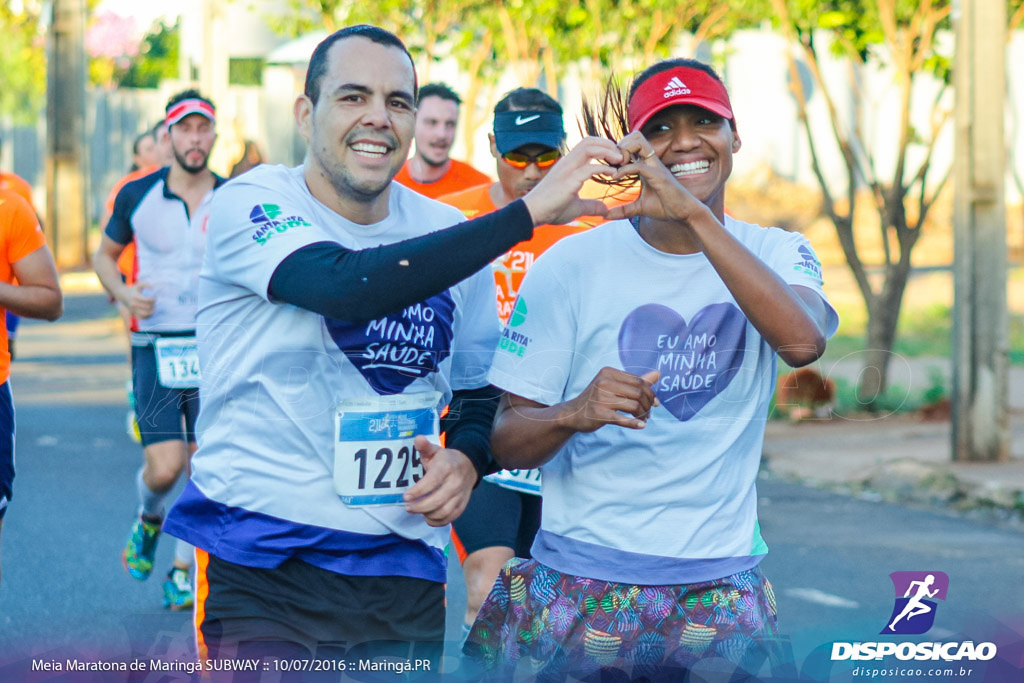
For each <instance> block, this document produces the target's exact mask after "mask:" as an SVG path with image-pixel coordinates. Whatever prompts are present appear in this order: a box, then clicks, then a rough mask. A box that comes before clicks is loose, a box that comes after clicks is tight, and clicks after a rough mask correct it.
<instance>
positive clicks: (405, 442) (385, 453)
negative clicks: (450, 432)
mask: <svg viewBox="0 0 1024 683" xmlns="http://www.w3.org/2000/svg"><path fill="white" fill-rule="evenodd" d="M440 399H441V395H440V394H439V393H437V392H436V391H431V392H427V393H419V394H399V395H397V396H378V397H370V398H353V399H347V400H345V401H342V402H341V403H339V404H338V407H337V409H336V410H335V413H334V490H335V492H336V493H337V494H338V496H340V497H341V502H343V503H345V504H346V505H351V506H365V505H402V504H403V501H402V494H403V493H404V492H405V491H406V489H408V488H409V487H410V486H412V485H413V484H415V483H416V482H418V481H419V480H420V479H422V478H423V464H422V463H421V462H420V456H419V453H417V452H416V449H415V448H414V447H413V438H414V437H415V436H417V435H419V434H422V435H423V436H426V437H427V438H428V439H430V440H431V441H433V442H434V443H437V441H438V439H439V437H440V434H441V428H440V420H439V419H438V413H437V403H438V401H439V400H440Z"/></svg>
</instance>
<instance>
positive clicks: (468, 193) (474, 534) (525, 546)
mask: <svg viewBox="0 0 1024 683" xmlns="http://www.w3.org/2000/svg"><path fill="white" fill-rule="evenodd" d="M488 137H489V138H490V143H491V155H492V156H494V158H495V161H496V163H497V167H496V170H497V175H498V182H496V183H490V184H486V185H480V186H477V187H473V188H470V189H468V190H463V191H462V192H456V193H454V194H449V195H445V196H443V197H440V198H439V200H440V201H442V202H444V203H445V204H449V205H451V206H454V207H455V208H457V209H459V210H461V211H462V212H463V213H464V214H465V215H466V217H467V218H474V217H476V216H480V215H483V214H486V213H490V212H492V211H496V210H498V209H500V208H502V207H504V206H506V205H507V204H509V203H511V202H513V201H515V200H516V199H520V198H522V197H524V196H525V195H526V193H528V192H529V191H530V190H532V189H533V188H534V186H536V185H537V184H538V183H539V182H540V181H541V179H543V178H544V176H546V175H547V174H548V171H550V170H551V168H552V167H553V166H554V165H555V164H556V163H557V162H558V160H559V159H560V158H561V156H562V151H563V148H564V144H565V128H564V125H563V123H562V107H561V105H559V104H558V102H556V101H555V100H554V99H552V98H551V97H549V96H548V95H547V94H546V93H544V92H543V91H540V90H537V89H536V88H519V89H516V90H513V91H512V92H510V93H508V94H507V95H505V97H503V98H502V99H501V101H500V102H498V104H497V105H495V107H494V132H493V133H490V134H489V135H488ZM601 222H603V219H601V218H597V217H593V216H581V217H580V218H578V219H576V220H575V221H573V222H572V223H570V224H568V225H539V226H537V227H536V228H534V230H533V237H532V238H531V239H529V240H527V241H526V242H520V243H519V244H517V245H515V246H514V247H512V249H510V250H509V251H508V252H507V253H506V254H505V255H504V256H503V257H501V258H500V259H498V260H496V261H495V262H494V263H493V268H494V280H495V292H496V296H497V305H498V317H500V318H501V321H502V322H503V323H507V322H509V317H510V316H511V315H512V311H513V307H514V306H515V303H516V294H517V293H518V291H519V285H520V283H521V282H522V281H523V277H525V275H526V271H527V270H529V268H530V266H532V265H533V262H534V261H535V260H536V259H537V257H539V256H540V255H541V254H542V253H544V252H545V251H546V250H547V249H548V247H550V246H551V245H552V244H554V243H555V242H557V241H558V240H560V239H561V238H563V237H565V236H566V235H571V234H574V233H577V232H582V231H584V230H587V229H589V228H591V227H593V226H594V225H597V224H598V223H601ZM512 324H513V325H514V324H515V321H513V322H512ZM502 343H503V344H505V343H507V340H506V339H502ZM540 508H541V504H540V472H539V470H514V471H511V472H510V471H507V470H502V471H501V472H498V473H497V474H492V475H488V476H487V477H485V478H484V480H483V481H481V482H480V485H479V486H477V488H476V489H475V490H474V491H473V495H472V497H471V498H470V501H469V505H468V506H467V507H466V510H465V512H463V514H462V516H461V517H459V519H457V520H456V521H455V522H454V524H453V529H454V531H453V533H452V540H453V543H454V545H455V549H456V551H457V552H458V555H459V560H460V561H461V562H462V571H463V574H464V575H465V577H466V594H467V595H466V597H467V600H466V603H467V604H466V617H465V618H466V626H465V628H466V632H467V633H468V628H469V625H470V624H472V622H473V620H474V619H475V618H476V613H477V611H478V610H479V608H480V605H481V604H482V603H483V600H484V598H486V597H487V594H488V593H489V592H490V589H491V586H492V585H493V584H494V579H495V578H496V577H497V576H498V571H499V570H500V569H501V568H502V566H504V565H505V563H506V562H508V561H509V560H510V559H512V558H513V557H530V546H531V545H532V544H533V537H534V536H535V535H536V534H537V529H538V528H539V526H540Z"/></svg>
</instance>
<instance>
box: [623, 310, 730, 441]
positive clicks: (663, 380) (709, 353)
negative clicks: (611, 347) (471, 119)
mask: <svg viewBox="0 0 1024 683" xmlns="http://www.w3.org/2000/svg"><path fill="white" fill-rule="evenodd" d="M746 329H747V318H746V316H744V315H743V313H742V312H741V311H740V309H739V308H737V307H736V306H735V305H734V304H731V303H720V304H711V305H710V306H705V307H704V308H702V309H700V310H699V311H697V313H696V315H694V316H693V319H692V320H691V321H690V322H689V324H687V322H686V320H685V319H683V317H682V316H681V315H679V314H678V313H676V312H675V311H674V310H672V309H671V308H669V307H668V306H662V305H661V304H646V305H644V306H640V307H639V308H637V309H635V310H633V311H632V312H631V313H630V314H629V315H627V316H626V319H625V320H624V321H623V322H622V327H620V328H619V360H621V361H622V366H623V369H624V370H626V372H631V373H634V374H637V375H642V374H644V373H647V372H650V371H651V370H659V371H661V377H660V378H659V379H658V381H657V382H655V384H654V393H655V394H657V396H658V400H660V401H661V404H662V405H663V406H664V407H665V408H666V409H667V410H668V411H669V412H670V413H672V414H673V415H674V416H675V417H676V419H678V420H680V421H683V422H685V421H686V420H689V419H690V418H692V417H693V416H694V415H696V414H697V413H699V412H700V410H701V409H702V408H703V407H704V406H705V405H707V404H708V402H709V401H710V400H711V399H713V398H714V397H715V396H717V395H718V394H720V393H722V391H724V390H725V388H726V387H727V386H729V383H730V382H732V379H733V377H734V376H735V375H736V372H737V371H738V370H739V368H740V365H742V364H743V348H744V335H745V333H746Z"/></svg>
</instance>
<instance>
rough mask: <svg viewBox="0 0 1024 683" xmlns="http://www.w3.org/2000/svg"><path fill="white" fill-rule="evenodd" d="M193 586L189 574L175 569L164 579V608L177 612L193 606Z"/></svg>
mask: <svg viewBox="0 0 1024 683" xmlns="http://www.w3.org/2000/svg"><path fill="white" fill-rule="evenodd" d="M192 602H193V598H192V584H191V583H189V580H188V572H187V571H185V570H184V569H179V568H177V567H174V568H173V569H171V571H170V572H169V573H168V574H167V578H166V579H164V607H169V608H170V609H171V610H173V611H175V612H177V611H178V610H182V609H188V608H189V607H191V606H192Z"/></svg>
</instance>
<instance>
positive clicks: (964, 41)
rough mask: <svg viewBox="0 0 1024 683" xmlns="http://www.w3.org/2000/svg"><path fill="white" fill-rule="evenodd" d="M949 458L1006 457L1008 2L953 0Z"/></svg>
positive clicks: (1007, 430)
mask: <svg viewBox="0 0 1024 683" xmlns="http://www.w3.org/2000/svg"><path fill="white" fill-rule="evenodd" d="M953 12H954V13H953V19H954V22H955V25H956V57H955V62H954V73H953V76H954V85H955V88H956V147H955V155H954V166H955V177H954V179H955V185H954V187H955V198H954V209H953V222H954V228H953V232H954V251H955V256H954V267H953V273H954V292H955V293H954V307H953V401H952V403H953V459H954V460H961V461H969V460H974V461H997V460H1006V459H1008V458H1009V453H1010V439H1009V423H1008V412H1007V377H1008V371H1007V367H1008V350H1009V342H1008V336H1009V335H1008V328H1007V307H1006V207H1005V199H1004V180H1005V177H1006V151H1005V142H1004V139H1003V107H1004V99H1005V89H1006V85H1005V84H1006V51H1005V50H1006V48H1005V46H1006V41H1005V40H1004V35H1005V33H1006V0H956V2H955V5H954V10H953Z"/></svg>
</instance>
